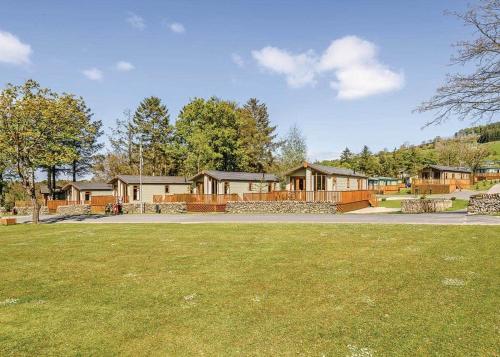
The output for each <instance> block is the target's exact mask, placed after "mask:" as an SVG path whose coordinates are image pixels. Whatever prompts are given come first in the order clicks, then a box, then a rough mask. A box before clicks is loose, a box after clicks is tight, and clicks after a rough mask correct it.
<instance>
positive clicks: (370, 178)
mask: <svg viewBox="0 0 500 357" xmlns="http://www.w3.org/2000/svg"><path fill="white" fill-rule="evenodd" d="M368 180H372V181H376V180H386V181H388V180H391V181H397V180H399V179H398V178H395V177H387V176H374V177H369V178H368Z"/></svg>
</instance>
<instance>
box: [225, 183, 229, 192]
mask: <svg viewBox="0 0 500 357" xmlns="http://www.w3.org/2000/svg"><path fill="white" fill-rule="evenodd" d="M224 194H225V195H228V194H229V182H224Z"/></svg>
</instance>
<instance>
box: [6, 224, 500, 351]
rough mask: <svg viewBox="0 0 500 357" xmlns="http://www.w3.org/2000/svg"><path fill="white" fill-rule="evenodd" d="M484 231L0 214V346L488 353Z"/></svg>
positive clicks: (491, 259) (489, 231)
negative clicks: (27, 221)
mask: <svg viewBox="0 0 500 357" xmlns="http://www.w3.org/2000/svg"><path fill="white" fill-rule="evenodd" d="M499 248H500V230H499V229H498V227H488V226H416V225H414V226H410V225H408V226H407V225H398V226H390V225H319V224H317V225H314V224H305V225H299V224H296V225H294V224H289V225H283V224H281V225H280V224H275V225H250V224H248V225H236V224H234V225H230V224H226V225H218V224H207V225H160V224H157V225H146V224H142V225H125V224H120V225H119V224H115V225H104V224H96V225H83V224H73V225H71V224H67V225H63V224H58V225H43V226H39V227H33V226H29V225H19V226H13V227H0V282H1V284H0V355H2V356H3V355H39V356H42V355H43V356H48V355H64V356H73V355H129V356H138V355H149V354H152V355H162V356H165V355H183V356H184V355H237V354H239V355H292V354H293V355H313V356H320V355H323V354H324V355H328V356H346V355H347V356H371V355H372V354H373V355H376V356H382V355H393V356H394V355H397V356H409V355H420V356H429V355H434V356H438V355H439V356H464V355H482V356H486V355H490V356H494V355H498V353H499V350H500V342H499V339H498V331H499V330H498V329H499V326H500V320H499V313H498V311H499V310H498V306H499V303H500V299H499V296H500V257H499Z"/></svg>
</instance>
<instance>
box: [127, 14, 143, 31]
mask: <svg viewBox="0 0 500 357" xmlns="http://www.w3.org/2000/svg"><path fill="white" fill-rule="evenodd" d="M126 21H127V22H128V23H129V25H130V26H132V27H133V28H136V29H138V30H144V29H145V28H146V24H145V22H144V19H143V18H142V17H140V16H139V15H137V14H134V13H133V12H131V13H129V16H128V17H127V19H126Z"/></svg>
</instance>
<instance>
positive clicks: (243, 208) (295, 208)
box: [226, 201, 337, 214]
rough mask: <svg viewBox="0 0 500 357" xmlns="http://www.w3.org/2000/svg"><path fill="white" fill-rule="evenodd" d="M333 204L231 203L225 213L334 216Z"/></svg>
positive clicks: (292, 202) (334, 208) (298, 202)
mask: <svg viewBox="0 0 500 357" xmlns="http://www.w3.org/2000/svg"><path fill="white" fill-rule="evenodd" d="M336 212H337V209H336V205H335V203H331V202H304V201H233V202H228V203H227V205H226V213H319V214H334V213H336Z"/></svg>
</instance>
